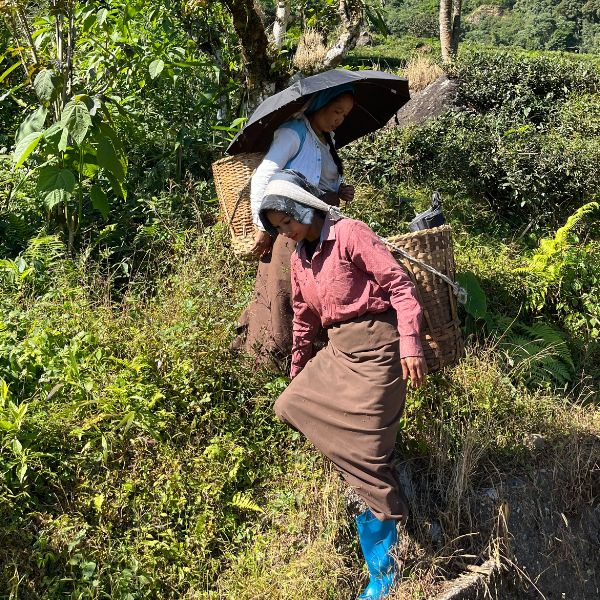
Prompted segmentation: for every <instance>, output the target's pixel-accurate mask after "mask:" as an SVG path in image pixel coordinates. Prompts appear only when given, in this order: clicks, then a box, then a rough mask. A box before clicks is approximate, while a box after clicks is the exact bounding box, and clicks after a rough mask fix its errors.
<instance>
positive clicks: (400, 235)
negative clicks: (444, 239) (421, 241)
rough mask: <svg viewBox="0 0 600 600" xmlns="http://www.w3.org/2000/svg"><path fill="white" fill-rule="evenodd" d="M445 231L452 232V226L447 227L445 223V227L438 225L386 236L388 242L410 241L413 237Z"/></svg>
mask: <svg viewBox="0 0 600 600" xmlns="http://www.w3.org/2000/svg"><path fill="white" fill-rule="evenodd" d="M447 231H449V232H452V226H451V225H448V224H447V223H446V224H445V225H440V226H439V227H432V228H431V229H420V230H419V231H410V232H408V233H397V234H394V235H390V236H388V237H387V239H388V240H395V239H397V238H402V239H410V238H413V237H417V236H422V235H423V234H426V235H433V234H435V233H445V232H447Z"/></svg>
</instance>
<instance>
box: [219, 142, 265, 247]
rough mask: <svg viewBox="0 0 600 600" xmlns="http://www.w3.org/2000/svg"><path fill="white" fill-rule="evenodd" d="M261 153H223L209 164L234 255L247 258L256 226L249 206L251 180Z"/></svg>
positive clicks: (262, 155)
mask: <svg viewBox="0 0 600 600" xmlns="http://www.w3.org/2000/svg"><path fill="white" fill-rule="evenodd" d="M263 157H264V154H263V153H261V152H252V153H242V154H236V155H235V156H226V157H225V158H222V159H220V160H217V161H216V162H214V163H213V164H212V170H213V175H214V178H215V188H216V190H217V197H218V198H219V205H220V206H221V211H222V212H223V217H224V220H225V222H226V223H227V226H228V227H229V231H230V233H231V245H232V248H233V251H234V252H235V254H236V255H238V256H240V257H242V258H250V249H251V248H252V246H254V237H255V233H256V230H255V227H254V223H253V221H252V210H251V208H250V179H251V178H252V175H253V173H254V171H255V170H256V167H258V165H259V164H260V163H261V161H262V159H263Z"/></svg>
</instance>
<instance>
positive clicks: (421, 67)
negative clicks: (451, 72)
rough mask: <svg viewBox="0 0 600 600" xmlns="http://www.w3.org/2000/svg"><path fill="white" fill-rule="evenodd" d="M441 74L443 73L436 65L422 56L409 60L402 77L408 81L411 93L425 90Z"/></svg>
mask: <svg viewBox="0 0 600 600" xmlns="http://www.w3.org/2000/svg"><path fill="white" fill-rule="evenodd" d="M443 73H444V71H442V69H441V67H440V66H439V65H438V64H436V63H435V62H434V61H433V60H432V59H431V58H429V57H428V56H426V55H423V54H420V55H418V56H415V57H413V58H411V59H410V60H409V61H408V64H407V65H406V69H405V70H404V76H405V77H406V78H407V79H408V83H409V86H410V89H411V90H412V91H413V92H418V91H419V90H422V89H425V88H426V87H427V86H428V85H429V84H430V83H433V82H434V81H435V80H436V79H438V77H440V76H441V75H443Z"/></svg>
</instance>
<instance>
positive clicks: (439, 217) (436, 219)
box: [408, 192, 446, 231]
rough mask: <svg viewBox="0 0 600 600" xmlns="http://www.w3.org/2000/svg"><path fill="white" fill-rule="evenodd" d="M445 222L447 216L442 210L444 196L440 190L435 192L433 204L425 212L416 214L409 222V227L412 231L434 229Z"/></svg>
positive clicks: (432, 198)
mask: <svg viewBox="0 0 600 600" xmlns="http://www.w3.org/2000/svg"><path fill="white" fill-rule="evenodd" d="M444 223H446V218H445V217H444V213H443V212H442V197H441V196H440V193H439V192H433V195H432V196H431V206H430V207H429V208H428V209H427V210H426V211H425V212H422V213H419V214H418V215H415V218H414V219H413V220H412V221H411V222H410V223H409V224H408V229H409V230H410V231H420V230H421V229H433V228H434V227H440V226H441V225H444Z"/></svg>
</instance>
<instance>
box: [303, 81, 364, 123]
mask: <svg viewBox="0 0 600 600" xmlns="http://www.w3.org/2000/svg"><path fill="white" fill-rule="evenodd" d="M342 94H352V95H353V96H354V86H353V85H352V84H351V83H343V84H342V85H336V86H335V87H332V88H329V89H327V90H321V91H320V92H317V93H316V94H315V95H314V96H313V97H312V100H311V101H310V104H309V105H308V107H307V108H306V109H305V111H304V114H305V115H306V116H309V115H312V114H313V113H316V112H317V111H318V110H319V109H321V108H323V107H324V106H325V105H327V104H329V103H330V102H331V101H332V100H335V99H336V98H337V97H338V96H341V95H342Z"/></svg>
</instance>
